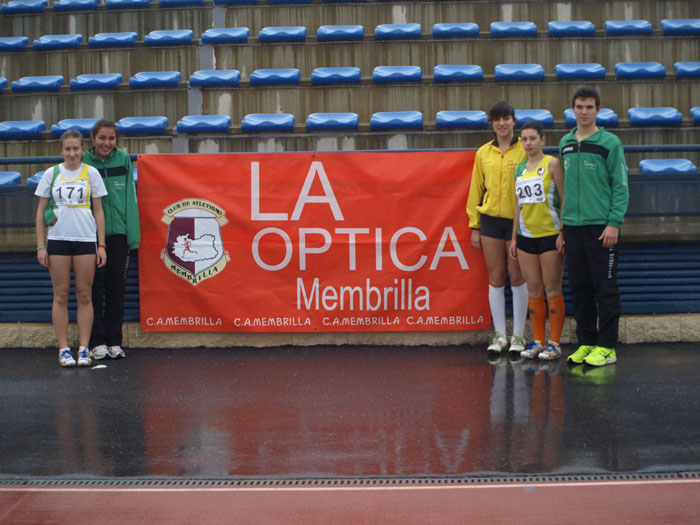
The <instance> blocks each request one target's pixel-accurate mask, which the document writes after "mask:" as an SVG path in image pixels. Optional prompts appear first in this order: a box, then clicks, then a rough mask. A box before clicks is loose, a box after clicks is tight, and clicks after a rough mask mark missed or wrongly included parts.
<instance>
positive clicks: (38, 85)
mask: <svg viewBox="0 0 700 525" xmlns="http://www.w3.org/2000/svg"><path fill="white" fill-rule="evenodd" d="M64 82H65V81H64V79H63V77H62V76H61V75H47V76H43V77H22V78H20V79H19V80H13V81H12V91H14V92H20V91H58V90H59V89H60V87H61V86H62V85H63V84H64Z"/></svg>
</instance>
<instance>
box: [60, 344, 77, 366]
mask: <svg viewBox="0 0 700 525" xmlns="http://www.w3.org/2000/svg"><path fill="white" fill-rule="evenodd" d="M58 364H59V365H61V366H75V359H73V354H72V353H71V351H70V348H68V347H66V348H61V349H60V350H59V351H58Z"/></svg>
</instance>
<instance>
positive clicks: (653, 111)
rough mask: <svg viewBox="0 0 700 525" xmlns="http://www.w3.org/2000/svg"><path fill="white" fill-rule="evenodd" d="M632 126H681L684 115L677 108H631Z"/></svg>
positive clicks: (629, 110) (628, 111) (629, 112)
mask: <svg viewBox="0 0 700 525" xmlns="http://www.w3.org/2000/svg"><path fill="white" fill-rule="evenodd" d="M627 116H628V117H629V119H630V126H680V125H681V123H682V122H683V115H681V113H680V111H678V110H677V109H676V108H630V109H628V110H627Z"/></svg>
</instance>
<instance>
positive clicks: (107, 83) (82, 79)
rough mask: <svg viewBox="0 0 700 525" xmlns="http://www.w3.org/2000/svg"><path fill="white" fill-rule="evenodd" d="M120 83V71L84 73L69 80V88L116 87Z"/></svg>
mask: <svg viewBox="0 0 700 525" xmlns="http://www.w3.org/2000/svg"><path fill="white" fill-rule="evenodd" d="M121 83H122V76H121V74H120V73H86V74H84V75H78V76H77V77H75V78H74V79H72V80H71V81H70V88H71V89H76V90H77V89H118V88H119V84H121Z"/></svg>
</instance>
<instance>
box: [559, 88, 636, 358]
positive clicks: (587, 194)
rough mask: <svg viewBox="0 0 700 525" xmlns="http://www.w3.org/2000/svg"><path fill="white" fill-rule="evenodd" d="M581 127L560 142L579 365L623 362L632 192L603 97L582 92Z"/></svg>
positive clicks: (576, 102) (576, 106)
mask: <svg viewBox="0 0 700 525" xmlns="http://www.w3.org/2000/svg"><path fill="white" fill-rule="evenodd" d="M572 106H573V111H574V115H575V116H576V127H575V128H573V129H572V130H571V131H570V132H569V133H568V134H566V135H565V136H564V137H563V138H562V139H561V142H560V143H559V156H560V157H561V160H562V164H563V166H564V204H563V207H562V215H561V220H562V224H563V230H564V243H565V246H566V263H567V267H568V275H569V287H570V289H571V292H572V293H573V296H574V316H575V318H576V335H577V336H578V342H579V347H578V349H577V350H576V351H575V352H574V353H573V354H571V355H570V356H569V358H568V360H569V361H571V362H573V363H577V364H578V363H584V362H585V363H586V364H589V365H593V366H603V365H607V364H611V363H614V362H616V361H617V356H616V354H615V345H616V344H617V338H618V327H619V321H620V311H621V307H620V291H619V289H618V287H617V266H618V258H619V255H618V241H619V232H620V226H621V225H622V221H623V220H624V217H625V212H626V211H627V203H628V201H629V188H628V184H627V165H626V163H625V157H624V152H623V148H622V143H621V142H620V139H618V138H617V137H616V136H615V135H613V134H612V133H610V132H608V131H606V130H605V129H603V128H598V126H597V125H596V117H597V116H598V113H599V112H600V95H599V94H598V92H597V91H596V90H594V89H590V88H581V89H579V90H578V91H576V93H575V94H574V96H573V99H572Z"/></svg>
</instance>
